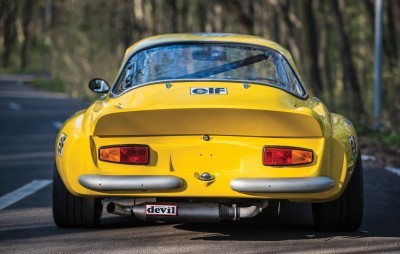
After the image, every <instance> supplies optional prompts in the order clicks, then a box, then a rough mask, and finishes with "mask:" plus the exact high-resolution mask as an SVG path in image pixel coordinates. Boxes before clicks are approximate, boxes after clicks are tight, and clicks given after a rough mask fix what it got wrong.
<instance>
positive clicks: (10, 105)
mask: <svg viewBox="0 0 400 254" xmlns="http://www.w3.org/2000/svg"><path fill="white" fill-rule="evenodd" d="M7 106H8V108H9V109H12V110H15V111H19V110H21V109H22V106H21V105H19V104H18V103H15V102H9V103H8V105H7Z"/></svg>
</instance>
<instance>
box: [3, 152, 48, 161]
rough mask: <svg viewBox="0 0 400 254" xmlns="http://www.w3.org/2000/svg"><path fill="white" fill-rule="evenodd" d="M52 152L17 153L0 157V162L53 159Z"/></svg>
mask: <svg viewBox="0 0 400 254" xmlns="http://www.w3.org/2000/svg"><path fill="white" fill-rule="evenodd" d="M53 156H54V152H37V153H19V154H4V155H0V161H8V160H20V159H35V158H44V157H53Z"/></svg>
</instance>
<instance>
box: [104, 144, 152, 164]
mask: <svg viewBox="0 0 400 254" xmlns="http://www.w3.org/2000/svg"><path fill="white" fill-rule="evenodd" d="M99 158H100V160H101V161H108V162H116V163H123V164H135V165H147V164H149V147H148V146H114V147H101V148H100V149H99Z"/></svg>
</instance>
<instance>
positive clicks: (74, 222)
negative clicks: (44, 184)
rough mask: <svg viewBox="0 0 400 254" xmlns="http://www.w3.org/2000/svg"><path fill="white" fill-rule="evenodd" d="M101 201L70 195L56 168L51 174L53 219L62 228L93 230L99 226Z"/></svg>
mask: <svg viewBox="0 0 400 254" xmlns="http://www.w3.org/2000/svg"><path fill="white" fill-rule="evenodd" d="M102 209H103V207H102V200H101V199H98V198H83V197H76V196H74V195H72V194H71V193H70V192H69V191H68V189H67V188H66V187H65V185H64V183H63V181H62V180H61V177H60V175H59V173H58V170H57V168H56V167H54V174H53V219H54V222H55V223H56V225H57V226H59V227H62V228H93V227H97V226H98V225H100V217H101V213H102Z"/></svg>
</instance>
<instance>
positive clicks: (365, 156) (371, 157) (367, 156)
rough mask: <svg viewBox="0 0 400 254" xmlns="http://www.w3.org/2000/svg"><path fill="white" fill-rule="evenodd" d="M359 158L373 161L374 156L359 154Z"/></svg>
mask: <svg viewBox="0 0 400 254" xmlns="http://www.w3.org/2000/svg"><path fill="white" fill-rule="evenodd" d="M361 160H363V161H375V160H376V157H375V156H373V155H366V154H362V155H361Z"/></svg>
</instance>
